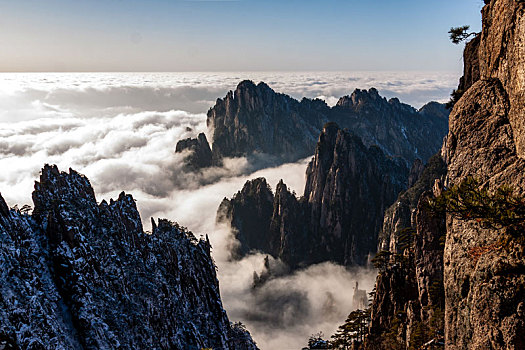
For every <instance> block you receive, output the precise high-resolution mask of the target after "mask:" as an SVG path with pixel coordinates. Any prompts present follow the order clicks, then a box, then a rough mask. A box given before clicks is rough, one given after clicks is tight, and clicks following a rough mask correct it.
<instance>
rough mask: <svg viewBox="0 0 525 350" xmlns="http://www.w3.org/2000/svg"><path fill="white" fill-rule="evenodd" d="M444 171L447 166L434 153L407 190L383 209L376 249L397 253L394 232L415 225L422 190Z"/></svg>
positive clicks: (443, 173) (427, 188) (440, 176)
mask: <svg viewBox="0 0 525 350" xmlns="http://www.w3.org/2000/svg"><path fill="white" fill-rule="evenodd" d="M415 167H417V164H415ZM415 167H413V168H412V170H414V168H415ZM412 170H411V173H412ZM446 173H447V168H446V165H445V163H444V161H443V159H442V158H441V155H439V154H436V155H434V156H433V157H432V158H430V159H429V161H428V163H427V164H426V165H425V166H424V169H423V172H422V173H421V174H420V175H419V176H418V178H417V181H416V182H415V183H414V184H413V185H412V186H411V187H410V188H409V189H408V190H406V191H404V192H402V193H400V194H399V196H398V198H397V200H396V202H395V203H394V204H392V205H391V206H390V207H389V208H388V209H387V210H386V211H385V216H384V220H383V228H382V229H381V232H380V234H379V237H378V248H377V251H381V250H387V251H389V252H391V253H398V244H397V236H396V234H395V233H396V232H398V231H399V230H402V229H404V228H406V227H413V226H415V214H416V208H417V204H418V202H419V197H420V196H421V194H423V192H425V191H429V190H431V189H432V187H433V186H434V183H435V180H436V179H442V178H444V176H445V175H446ZM409 179H410V178H409Z"/></svg>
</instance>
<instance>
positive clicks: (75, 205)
mask: <svg viewBox="0 0 525 350" xmlns="http://www.w3.org/2000/svg"><path fill="white" fill-rule="evenodd" d="M33 201H34V204H35V206H34V211H33V214H32V215H28V214H23V213H21V212H20V211H18V210H8V209H7V207H6V206H5V203H4V202H3V200H2V201H1V202H2V204H3V205H2V214H1V216H0V232H1V236H0V239H1V245H0V264H1V266H2V272H1V275H0V279H1V281H2V283H1V287H0V288H1V289H2V293H1V294H0V304H1V305H2V307H1V308H0V329H1V331H0V332H1V333H0V340H3V341H4V342H6V343H7V344H10V345H12V346H14V347H15V348H16V347H19V348H27V349H43V348H49V347H51V346H52V347H57V348H67V349H82V348H87V349H100V348H107V349H111V348H122V349H133V348H155V349H167V348H176V349H183V348H184V349H201V348H203V347H214V348H237V349H255V348H256V347H255V345H254V343H253V341H251V338H250V337H249V334H245V332H244V333H242V332H241V333H242V334H240V333H239V329H238V328H239V327H238V326H232V325H230V322H229V320H228V317H227V315H226V312H225V311H224V309H223V308H222V304H221V299H220V294H219V286H218V281H217V277H216V273H215V265H214V264H213V260H212V258H211V256H210V245H209V242H208V241H205V240H197V239H196V238H195V237H194V236H193V235H192V234H191V233H190V232H187V231H185V230H184V229H183V228H181V227H179V226H178V225H177V224H173V223H171V222H169V221H167V220H159V221H158V223H155V222H153V232H152V233H151V234H146V233H144V232H143V229H142V224H141V220H140V216H139V213H138V211H137V208H136V205H135V201H134V200H133V198H132V197H131V195H127V194H125V193H121V194H120V196H119V198H118V199H117V200H116V201H114V200H111V201H110V202H109V203H107V202H106V201H102V202H101V203H100V204H97V202H96V199H95V194H94V191H93V189H92V187H91V185H90V183H89V181H88V179H87V178H86V177H84V176H83V175H80V174H78V173H77V172H75V171H73V170H70V171H69V173H64V172H59V171H58V169H57V168H56V167H55V166H46V167H44V169H43V170H42V174H41V176H40V181H39V182H36V183H35V191H34V192H33ZM242 339H244V340H242Z"/></svg>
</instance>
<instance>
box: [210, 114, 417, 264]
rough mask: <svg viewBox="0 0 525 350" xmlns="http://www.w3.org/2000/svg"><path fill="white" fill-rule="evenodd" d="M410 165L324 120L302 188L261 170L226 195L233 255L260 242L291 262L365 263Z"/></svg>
mask: <svg viewBox="0 0 525 350" xmlns="http://www.w3.org/2000/svg"><path fill="white" fill-rule="evenodd" d="M408 173H409V171H408V169H407V168H406V166H405V162H404V161H403V160H401V159H400V158H392V157H389V156H387V155H385V154H384V153H383V151H382V150H381V149H380V148H379V147H377V146H371V147H367V146H365V145H364V144H363V142H362V141H361V139H360V138H359V137H357V136H356V135H354V134H352V133H351V132H349V131H346V130H342V129H340V128H339V127H338V126H337V125H336V124H335V123H328V124H327V125H325V127H324V128H323V131H322V132H321V134H320V136H319V141H318V142H317V147H316V149H315V155H314V158H313V159H312V161H311V162H310V163H309V165H308V169H307V171H306V186H305V190H304V195H303V197H301V198H299V199H298V198H296V196H295V194H293V193H290V192H289V190H288V189H287V187H286V185H285V184H284V183H283V182H282V181H281V182H280V183H279V184H278V185H277V188H276V190H275V194H273V193H272V192H271V190H270V188H269V186H268V184H267V183H266V180H264V179H263V178H259V179H255V180H252V181H248V182H247V183H246V184H245V185H244V188H243V189H242V190H241V191H240V192H238V193H237V194H236V195H235V196H234V197H233V198H232V199H230V200H228V199H224V201H223V202H222V203H221V205H220V207H219V210H218V214H217V215H218V216H217V219H218V221H225V222H228V223H229V224H230V225H231V226H232V227H233V228H234V232H235V233H236V238H237V239H238V240H239V241H240V247H239V249H238V250H237V251H235V252H234V257H239V256H242V255H245V254H246V253H248V252H249V251H250V250H259V251H263V252H265V253H268V254H271V255H273V256H274V257H278V258H281V259H282V260H283V261H284V262H285V263H287V264H288V265H290V266H291V267H300V266H305V265H310V264H314V263H319V262H322V261H333V262H336V263H339V264H343V265H354V264H360V265H364V264H366V262H367V259H368V256H369V253H374V252H375V251H376V245H377V234H378V232H379V230H380V228H381V225H382V222H383V213H384V210H385V209H386V208H387V207H388V206H389V205H390V204H392V203H393V201H394V200H395V199H396V197H397V195H398V193H399V192H400V191H401V190H403V189H405V188H406V186H407V183H406V181H407V178H408Z"/></svg>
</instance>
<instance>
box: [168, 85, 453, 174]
mask: <svg viewBox="0 0 525 350" xmlns="http://www.w3.org/2000/svg"><path fill="white" fill-rule="evenodd" d="M447 118H448V110H447V109H445V107H444V105H443V104H440V103H436V102H430V103H428V104H427V105H425V106H423V107H422V108H421V109H420V110H416V109H414V108H413V107H411V106H409V105H407V104H404V103H401V102H400V101H399V100H398V99H397V98H392V99H390V100H387V99H385V98H384V97H381V96H380V95H379V93H378V91H377V90H376V89H374V88H371V89H369V90H359V89H356V90H355V91H354V92H353V93H352V94H351V95H349V96H344V97H341V98H340V99H339V101H338V103H337V104H336V106H334V107H329V106H328V105H327V104H326V103H325V102H324V101H322V100H318V99H313V100H311V99H307V98H303V99H302V100H301V101H297V100H295V99H293V98H291V97H290V96H287V95H284V94H280V93H277V92H275V91H274V90H272V89H271V88H270V87H269V86H268V85H267V84H265V83H263V82H261V83H259V84H257V85H256V84H254V83H253V82H251V81H248V80H246V81H242V82H241V83H239V85H238V86H237V88H236V90H235V91H230V92H228V94H227V95H226V97H224V98H223V99H217V102H216V104H215V106H214V107H212V108H211V109H210V110H209V111H208V116H207V125H208V129H209V130H210V134H211V135H213V137H212V147H211V148H212V153H213V159H214V161H215V162H217V161H218V160H220V159H221V158H223V157H250V156H254V155H255V156H257V155H261V154H263V155H265V156H266V157H270V158H272V159H273V162H274V163H283V162H291V161H296V160H298V159H302V158H305V157H308V156H310V155H311V154H312V151H313V150H314V149H315V146H316V142H317V138H318V135H319V132H320V131H321V130H322V128H323V125H324V124H325V123H327V122H329V121H331V122H336V123H337V124H338V125H339V126H340V127H341V128H347V129H349V130H350V131H351V132H353V133H354V134H355V135H356V136H358V137H360V138H361V139H362V141H363V143H364V144H365V146H367V147H370V146H372V145H376V146H378V147H379V148H380V149H381V150H382V151H383V153H385V154H387V155H390V156H397V157H401V158H402V159H404V160H405V162H406V164H407V166H409V165H410V164H412V162H413V161H415V160H416V159H421V160H423V162H426V161H427V160H428V158H429V157H430V156H432V155H433V154H434V153H435V152H437V150H438V149H439V147H440V146H441V143H442V139H443V137H444V136H445V134H446V132H447ZM180 142H184V143H187V142H188V141H187V140H185V141H180ZM181 147H182V146H181ZM177 148H179V146H177Z"/></svg>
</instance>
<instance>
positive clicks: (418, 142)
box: [330, 88, 448, 166]
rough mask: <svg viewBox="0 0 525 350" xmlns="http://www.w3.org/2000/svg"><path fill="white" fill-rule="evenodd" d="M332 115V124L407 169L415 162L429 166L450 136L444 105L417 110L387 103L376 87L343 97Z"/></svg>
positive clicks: (392, 101)
mask: <svg viewBox="0 0 525 350" xmlns="http://www.w3.org/2000/svg"><path fill="white" fill-rule="evenodd" d="M331 112H332V113H331V116H330V120H331V121H334V122H336V123H338V124H339V125H340V126H341V127H342V128H348V129H349V130H351V131H352V132H353V133H354V134H355V135H357V136H359V137H360V138H361V139H362V140H363V143H364V144H365V145H366V146H367V147H370V146H372V145H377V146H378V147H379V148H381V150H382V151H383V152H384V153H385V154H387V155H389V156H396V157H401V158H402V159H404V160H405V161H406V163H407V165H408V166H410V165H411V164H412V162H414V161H415V160H416V159H421V160H422V161H423V162H425V163H426V162H427V160H428V159H429V158H430V157H431V156H432V155H433V154H435V153H436V152H437V150H438V149H439V147H440V145H441V143H442V140H443V136H444V135H445V134H446V133H447V125H446V123H447V118H448V110H447V109H446V108H445V106H444V105H442V104H440V103H437V102H430V103H428V104H426V105H425V106H423V107H422V108H421V109H420V110H419V111H417V110H415V109H414V108H413V107H411V106H409V105H407V104H404V103H401V102H400V101H399V99H397V98H392V99H390V100H386V99H385V98H383V97H381V96H379V94H378V92H377V90H376V89H374V88H372V89H369V90H368V91H367V90H359V89H357V90H355V91H354V92H353V93H352V95H351V96H344V97H341V99H339V101H338V103H337V105H336V106H334V108H333V109H332V111H331Z"/></svg>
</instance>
